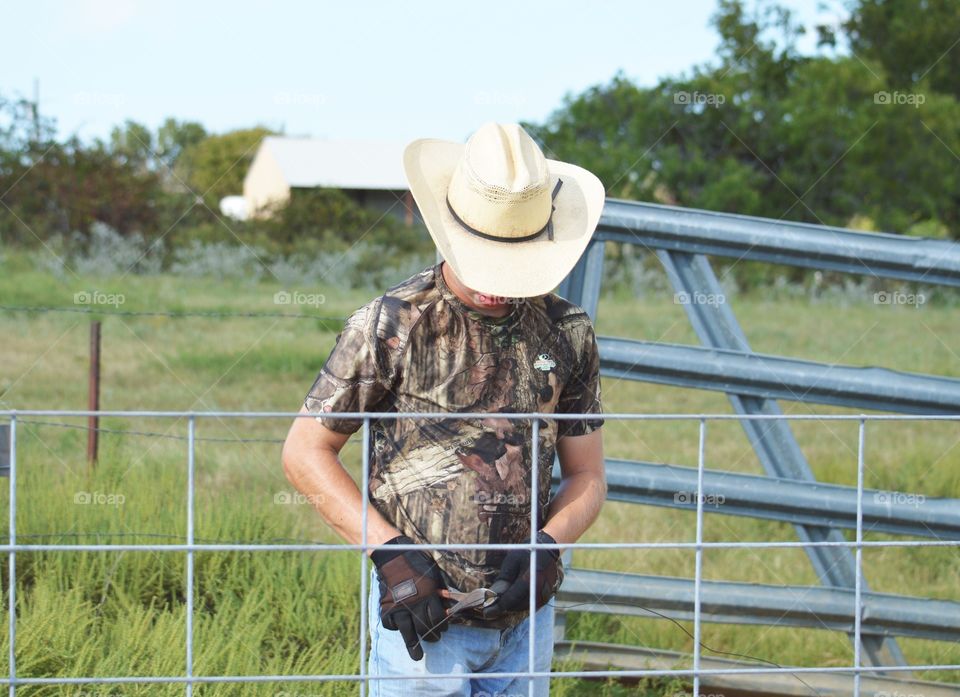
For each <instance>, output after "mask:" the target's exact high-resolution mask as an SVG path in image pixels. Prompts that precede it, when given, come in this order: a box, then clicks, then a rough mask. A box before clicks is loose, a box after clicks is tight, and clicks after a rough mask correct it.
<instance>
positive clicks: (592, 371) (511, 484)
mask: <svg viewBox="0 0 960 697" xmlns="http://www.w3.org/2000/svg"><path fill="white" fill-rule="evenodd" d="M404 167H405V170H406V174H407V178H408V180H409V182H410V188H411V191H412V193H413V196H414V198H415V199H416V202H417V206H418V207H419V209H420V212H421V214H422V215H423V219H424V222H425V223H426V225H427V228H428V230H429V231H430V235H431V237H432V238H433V240H434V242H435V243H436V245H437V248H438V250H439V252H440V254H441V255H442V257H443V259H444V261H443V262H441V263H440V264H437V265H435V266H431V267H429V268H427V269H425V270H424V271H422V272H421V273H419V274H417V275H416V276H413V277H412V278H410V279H408V280H406V281H404V282H402V283H400V284H399V285H397V286H395V287H393V288H391V289H390V290H388V291H387V292H386V293H385V294H384V295H382V296H381V297H379V298H377V299H375V300H373V301H372V302H370V303H368V304H366V305H364V306H363V307H362V308H360V309H359V310H358V311H357V312H355V313H354V314H353V315H351V316H350V318H349V319H348V320H347V322H346V325H345V326H344V329H343V331H342V333H341V334H340V335H339V336H338V337H337V343H336V346H335V347H334V349H333V351H332V352H331V354H330V356H329V358H328V359H327V362H326V364H325V365H324V367H323V369H322V370H321V372H320V374H319V376H318V377H317V380H316V382H315V383H314V385H313V387H312V388H311V389H310V392H309V393H308V394H307V397H306V400H305V402H304V406H303V410H302V411H304V412H309V413H311V414H317V415H318V416H317V418H316V419H307V418H300V419H297V420H296V421H295V423H294V425H293V426H292V427H291V429H290V434H289V435H288V437H287V442H286V444H285V445H284V451H283V463H284V469H285V471H286V474H287V476H288V478H289V479H290V481H291V482H292V483H293V484H294V486H296V488H297V489H299V490H300V491H301V492H303V493H304V494H312V495H318V496H315V497H314V499H313V500H315V501H317V502H318V503H317V509H318V511H319V512H320V514H321V515H322V516H323V518H324V519H325V520H326V521H327V523H329V524H330V525H331V526H332V527H333V528H334V529H335V530H336V531H337V532H338V533H339V534H340V535H341V536H342V537H344V538H345V539H346V540H347V541H348V542H350V543H354V544H356V543H360V542H362V541H363V540H362V530H361V515H362V513H361V512H362V505H363V498H362V496H361V494H360V492H359V491H358V489H357V486H356V485H355V484H354V482H353V480H352V479H351V478H350V476H349V475H348V474H347V473H346V471H345V470H344V468H343V466H342V464H341V463H340V461H339V458H338V454H339V452H340V449H341V448H342V447H343V445H344V443H346V441H347V439H348V438H349V437H350V434H352V433H354V432H356V431H357V430H358V429H359V428H360V427H361V421H359V420H356V419H344V418H333V417H329V416H327V417H325V416H323V414H324V413H325V412H406V413H413V412H421V413H424V412H449V414H448V415H445V416H442V417H438V418H432V419H420V418H418V419H412V418H409V417H406V418H397V419H383V420H375V421H372V422H371V428H370V443H369V447H370V472H369V483H370V486H369V496H370V504H371V505H370V506H369V507H368V509H367V539H366V543H367V544H370V545H382V547H380V548H379V549H376V550H374V551H372V552H371V553H370V558H371V559H372V561H373V565H374V567H375V570H376V576H375V579H374V582H372V583H371V593H370V599H369V605H370V636H371V650H370V673H371V675H379V676H389V675H398V676H399V675H416V676H419V677H418V678H417V679H405V680H401V679H396V680H382V679H380V680H373V681H371V683H370V692H371V694H374V695H380V694H383V695H431V697H438V696H440V695H471V694H474V695H476V694H489V695H504V694H509V695H513V694H521V693H522V694H527V690H528V686H527V680H526V679H523V678H500V679H493V678H490V679H479V680H478V679H473V680H471V679H467V678H459V677H458V674H463V673H504V672H521V671H526V670H527V669H528V657H529V647H530V642H531V641H533V642H534V643H535V655H536V663H535V666H534V669H535V670H536V671H538V672H539V671H544V672H546V671H548V670H549V669H550V661H551V657H552V652H553V643H552V641H553V637H552V634H553V605H552V603H550V602H549V601H550V599H551V598H552V597H553V595H554V594H555V593H556V590H557V588H558V587H559V585H560V582H561V581H562V578H563V572H562V565H561V562H560V558H559V557H560V554H559V550H558V549H557V548H556V547H553V548H547V549H537V551H536V552H535V559H534V563H535V566H536V571H535V577H536V585H535V586H534V596H535V603H536V607H537V608H538V609H537V612H536V619H535V622H534V624H535V636H534V637H531V636H530V631H529V624H530V622H529V618H528V612H529V607H530V593H531V578H530V564H531V555H530V552H529V551H527V550H492V551H491V550H486V549H484V550H465V549H444V550H431V549H423V550H419V549H416V548H413V549H410V550H405V551H404V550H391V549H390V547H391V545H395V544H404V545H414V544H415V545H420V544H425V545H429V544H449V545H456V544H478V543H479V544H511V543H514V544H515V543H529V542H530V539H531V527H530V525H531V506H530V504H531V497H532V491H531V486H532V485H531V473H532V472H534V473H536V476H537V490H538V501H537V505H536V512H537V522H536V525H537V529H536V534H537V541H538V542H540V543H544V544H553V545H558V544H559V545H563V544H568V543H571V542H574V541H576V540H577V539H578V538H579V537H580V536H581V535H582V534H583V533H584V531H585V530H586V529H587V528H588V527H589V526H590V524H591V523H592V522H593V521H594V520H595V519H596V517H597V514H598V513H599V510H600V506H601V504H602V503H603V500H604V497H605V494H606V483H605V479H604V470H603V446H602V441H601V432H600V426H601V425H602V424H603V421H602V419H601V418H599V414H600V413H601V407H600V382H599V358H598V354H597V344H596V339H595V337H594V333H593V327H592V325H591V323H590V320H589V318H588V317H587V315H586V314H585V313H584V312H583V310H581V309H580V308H578V307H576V306H575V305H573V304H571V303H568V302H566V301H565V300H563V299H561V298H559V297H558V296H556V295H554V294H552V293H551V292H550V291H551V290H552V289H553V288H555V287H556V286H557V285H558V284H559V282H560V281H561V280H562V279H563V278H564V277H565V276H566V275H567V273H568V272H569V271H570V269H571V268H572V267H573V266H574V264H575V263H576V261H577V259H578V258H579V257H580V255H581V254H582V253H583V250H584V249H585V247H586V245H587V243H588V242H589V240H590V237H591V235H592V233H593V230H594V228H595V227H596V224H597V222H598V220H599V217H600V210H601V208H602V206H603V201H604V191H603V187H602V185H601V184H600V181H599V180H598V179H597V178H596V177H595V176H594V175H593V174H591V173H590V172H587V171H586V170H584V169H581V168H579V167H576V166H574V165H570V164H566V163H562V162H557V161H553V160H547V159H546V158H545V157H544V156H543V153H542V152H541V151H540V148H539V147H537V145H536V143H535V142H534V141H533V140H532V139H531V138H530V136H529V135H528V134H527V133H526V132H525V131H524V130H523V129H522V128H520V126H517V125H498V124H493V123H491V124H486V125H485V126H483V127H482V128H480V129H479V130H478V131H477V132H476V133H475V134H474V135H473V136H471V138H470V139H469V140H468V141H467V143H466V145H463V144H457V143H449V142H444V141H436V140H418V141H415V142H413V143H411V144H410V145H409V146H408V147H407V149H406V151H405V153H404ZM458 412H459V413H469V412H474V413H483V414H489V417H486V418H480V419H472V418H457V416H456V414H457V413H458ZM531 412H540V413H568V414H596V415H597V416H596V417H594V418H585V419H583V420H561V419H549V420H542V421H541V422H540V426H539V444H538V450H539V457H538V461H537V462H536V463H533V462H532V453H531V440H532V438H531V437H532V429H533V425H532V420H530V419H526V420H510V419H506V418H503V417H499V416H497V414H498V413H531ZM555 453H556V455H557V456H558V458H559V461H560V468H561V474H562V483H561V485H560V488H559V490H558V491H557V493H556V495H555V496H554V497H553V498H552V500H551V499H550V478H551V469H552V465H553V461H554V454H555ZM319 494H322V495H319ZM477 589H489V590H490V592H489V593H484V596H483V598H482V599H481V600H482V602H480V603H478V604H476V606H475V607H472V608H470V609H463V610H461V609H458V608H457V607H456V606H455V605H454V602H453V600H454V599H455V598H456V597H459V596H457V595H456V593H457V592H469V591H475V590H477ZM481 593H483V591H481ZM451 612H453V613H454V614H448V613H451ZM535 683H536V690H535V692H536V694H539V695H546V694H547V692H548V689H549V681H548V679H546V678H540V679H537V680H536V681H535Z"/></svg>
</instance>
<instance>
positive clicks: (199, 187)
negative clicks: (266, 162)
mask: <svg viewBox="0 0 960 697" xmlns="http://www.w3.org/2000/svg"><path fill="white" fill-rule="evenodd" d="M273 134H274V131H272V130H270V129H269V128H265V127H263V126H256V127H254V128H244V129H239V130H236V131H229V132H227V133H223V134H219V135H208V136H207V137H205V138H202V139H200V140H197V141H195V142H193V143H191V144H189V145H187V146H186V147H184V148H183V151H182V153H181V154H180V157H179V158H178V163H177V164H178V166H179V167H181V168H182V170H181V171H182V172H183V174H184V176H185V177H186V182H187V184H188V185H189V186H190V188H191V189H192V191H193V192H195V194H196V195H197V196H200V197H202V198H203V200H204V201H205V202H206V204H207V205H208V206H209V207H210V208H212V209H213V210H215V211H218V210H219V205H220V199H222V198H223V197H224V196H230V195H237V194H241V193H243V178H244V176H246V174H247V168H248V167H249V166H250V162H251V161H253V156H254V155H256V153H257V148H258V147H259V146H260V141H262V140H263V139H264V137H266V136H268V135H273Z"/></svg>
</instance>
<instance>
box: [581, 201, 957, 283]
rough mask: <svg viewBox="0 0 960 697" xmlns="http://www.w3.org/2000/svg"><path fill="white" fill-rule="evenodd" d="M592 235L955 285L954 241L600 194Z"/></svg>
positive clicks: (635, 242)
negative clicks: (602, 199) (601, 204)
mask: <svg viewBox="0 0 960 697" xmlns="http://www.w3.org/2000/svg"><path fill="white" fill-rule="evenodd" d="M595 239H598V240H609V241H613V242H626V243H628V244H638V245H641V246H644V247H649V248H652V249H667V250H674V251H681V252H689V253H693V254H707V255H713V256H722V257H733V258H736V259H746V260H750V261H763V262H768V263H772V264H787V265H790V266H800V267H805V268H812V269H823V270H830V271H842V272H846V273H852V274H861V275H864V274H866V275H871V276H879V277H882V278H895V279H901V280H905V281H918V282H920V281H922V282H924V283H929V284H940V285H947V286H960V245H958V244H957V243H956V242H951V241H947V240H933V239H924V238H919V237H907V236H905V235H892V234H887V233H877V232H856V231H853V230H848V229H846V228H839V227H830V226H826V225H810V224H806V223H794V222H788V221H785V220H772V219H768V218H757V217H753V216H746V215H733V214H730V213H716V212H713V211H703V210H696V209H692V208H678V207H675V206H661V205H657V204H654V203H637V202H634V201H621V200H616V199H607V202H606V205H604V208H603V215H602V216H601V218H600V225H599V226H598V228H597V232H596V235H595Z"/></svg>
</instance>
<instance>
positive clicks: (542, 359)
mask: <svg viewBox="0 0 960 697" xmlns="http://www.w3.org/2000/svg"><path fill="white" fill-rule="evenodd" d="M533 367H534V368H536V369H537V370H542V371H543V372H545V373H549V372H550V371H551V370H553V369H554V368H556V367H557V362H556V361H555V360H553V359H552V358H550V354H549V353H541V354H540V355H539V356H537V360H535V361H534V362H533Z"/></svg>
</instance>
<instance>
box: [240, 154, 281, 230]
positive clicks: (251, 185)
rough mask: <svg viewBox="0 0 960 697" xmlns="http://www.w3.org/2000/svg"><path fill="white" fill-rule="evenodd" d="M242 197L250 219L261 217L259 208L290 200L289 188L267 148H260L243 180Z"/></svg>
mask: <svg viewBox="0 0 960 697" xmlns="http://www.w3.org/2000/svg"><path fill="white" fill-rule="evenodd" d="M243 197H244V198H245V199H246V200H247V206H248V210H249V214H250V216H251V217H255V216H260V215H263V213H262V212H261V210H260V209H261V208H263V207H264V206H267V205H270V204H272V203H281V202H285V201H287V200H289V199H290V187H289V186H288V185H287V183H286V181H285V180H284V177H283V173H282V172H281V171H280V167H279V166H278V165H277V161H276V160H275V159H274V157H273V155H271V154H270V151H269V149H268V148H264V147H261V148H260V149H259V150H258V151H257V154H256V156H255V157H254V158H253V162H251V163H250V169H248V170H247V176H246V177H245V178H244V180H243Z"/></svg>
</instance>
